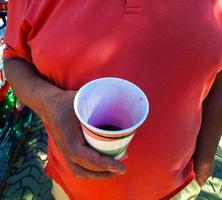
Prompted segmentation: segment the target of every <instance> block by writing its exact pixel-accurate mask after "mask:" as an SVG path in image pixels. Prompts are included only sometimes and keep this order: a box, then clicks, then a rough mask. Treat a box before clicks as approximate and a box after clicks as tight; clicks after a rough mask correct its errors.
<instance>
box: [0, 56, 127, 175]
mask: <svg viewBox="0 0 222 200" xmlns="http://www.w3.org/2000/svg"><path fill="white" fill-rule="evenodd" d="M4 65H5V72H6V76H7V79H8V80H9V82H10V85H11V86H12V88H13V91H14V92H15V94H16V96H17V97H18V98H19V99H20V100H21V101H22V102H23V103H24V104H26V105H27V106H29V107H30V108H31V109H32V110H33V111H34V112H36V113H37V114H38V115H39V116H40V118H41V119H42V120H43V122H44V123H47V124H48V126H49V128H50V130H51V131H52V135H53V137H54V141H55V144H56V145H57V147H58V149H59V150H60V152H61V153H62V154H63V156H64V158H65V160H66V163H67V165H68V166H69V168H70V169H71V170H72V171H73V173H74V174H75V176H77V177H80V178H91V179H92V178H93V179H94V178H96V179H102V178H106V177H110V176H113V175H117V174H122V173H124V171H125V169H124V166H123V165H122V164H121V163H119V162H118V161H115V160H114V159H112V158H110V157H107V156H104V155H101V154H99V153H98V152H96V151H95V150H93V149H92V148H90V147H89V146H88V145H87V144H86V142H85V140H84V138H83V133H82V131H81V127H80V122H79V121H78V119H77V118H76V116H75V113H74V110H73V99H74V96H75V91H63V90H62V89H60V88H59V87H57V86H56V85H54V84H52V83H51V82H49V81H48V80H47V79H46V78H45V77H43V76H41V74H39V72H38V71H37V70H36V67H35V66H34V65H32V64H30V63H27V62H26V61H25V60H22V59H20V58H15V59H11V60H6V61H5V62H4Z"/></svg>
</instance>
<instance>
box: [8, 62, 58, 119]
mask: <svg viewBox="0 0 222 200" xmlns="http://www.w3.org/2000/svg"><path fill="white" fill-rule="evenodd" d="M4 68H5V73H6V77H7V79H8V80H9V82H10V85H11V87H12V88H13V91H14V93H15V95H16V96H17V97H18V98H19V99H20V100H21V101H22V102H23V103H24V104H25V105H27V106H28V107H30V108H31V109H32V110H33V111H34V112H36V113H37V114H38V115H39V116H40V117H41V118H42V120H43V121H48V118H49V117H50V116H48V114H47V112H46V108H48V106H49V104H47V101H50V100H51V99H53V96H55V95H57V94H58V93H59V92H60V91H61V89H59V88H58V87H56V86H54V85H53V84H51V83H50V82H49V81H47V80H46V79H44V78H43V77H42V76H41V75H40V74H39V72H38V71H37V70H36V68H35V66H33V65H31V64H29V63H27V62H25V61H24V60H22V59H12V60H7V61H5V62H4ZM46 105H47V107H46Z"/></svg>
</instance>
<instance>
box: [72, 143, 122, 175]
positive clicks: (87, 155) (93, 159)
mask: <svg viewBox="0 0 222 200" xmlns="http://www.w3.org/2000/svg"><path fill="white" fill-rule="evenodd" d="M70 158H71V160H72V161H73V162H76V163H77V164H78V165H80V166H82V167H83V168H86V169H88V170H91V171H95V172H105V171H108V172H112V173H118V174H123V173H124V172H125V167H124V165H123V164H121V163H120V162H118V161H116V160H114V159H113V158H111V157H108V156H105V155H101V154H100V153H98V152H96V151H95V150H93V149H92V148H91V147H89V146H87V145H82V146H81V147H80V149H79V154H78V155H77V157H76V156H74V157H73V156H72V155H71V156H70Z"/></svg>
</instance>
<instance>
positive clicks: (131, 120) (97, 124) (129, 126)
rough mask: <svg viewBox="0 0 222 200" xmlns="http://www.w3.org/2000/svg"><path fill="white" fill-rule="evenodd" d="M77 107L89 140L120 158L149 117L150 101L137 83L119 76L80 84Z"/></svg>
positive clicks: (78, 115)
mask: <svg viewBox="0 0 222 200" xmlns="http://www.w3.org/2000/svg"><path fill="white" fill-rule="evenodd" d="M74 110H75V113H76V116H77V117H78V119H79V120H80V122H81V125H82V130H83V134H84V137H85V139H86V141H87V143H88V144H89V145H90V146H91V147H93V148H94V149H96V150H97V151H99V152H100V153H102V154H105V155H108V156H111V157H114V158H115V159H117V160H119V159H121V158H122V157H123V156H124V153H125V151H126V149H127V146H128V145H129V143H130V141H131V140H132V138H133V136H134V134H135V131H136V129H137V128H138V127H139V126H140V125H141V124H142V123H143V122H144V121H145V119H146V118H147V115H148V112H149V103H148V100H147V97H146V95H145V94H144V93H143V91H142V90H141V89H140V88H139V87H137V86H136V85H135V84H133V83H131V82H129V81H127V80H124V79H120V78H100V79H96V80H93V81H90V82H88V83H87V84H85V85H84V86H83V87H81V88H80V90H79V91H78V92H77V94H76V96H75V99H74ZM116 127H118V128H116ZM107 129H108V130H107Z"/></svg>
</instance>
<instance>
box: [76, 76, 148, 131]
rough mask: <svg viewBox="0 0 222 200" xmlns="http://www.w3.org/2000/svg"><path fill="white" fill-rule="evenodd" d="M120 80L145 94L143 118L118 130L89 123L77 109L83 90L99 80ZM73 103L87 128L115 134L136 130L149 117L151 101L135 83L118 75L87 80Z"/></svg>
mask: <svg viewBox="0 0 222 200" xmlns="http://www.w3.org/2000/svg"><path fill="white" fill-rule="evenodd" d="M104 79H106V80H109V79H110V80H119V81H125V82H127V83H128V84H130V85H132V86H133V87H136V88H137V89H138V90H139V91H140V93H141V94H142V95H143V97H144V100H145V105H146V106H145V109H146V110H145V113H144V116H143V118H142V119H141V120H140V121H139V122H137V123H136V124H135V125H134V126H132V127H130V128H126V129H122V130H117V131H110V130H104V129H100V128H97V127H94V126H92V125H91V124H89V123H88V122H86V121H85V120H84V119H83V118H82V117H81V115H80V114H79V112H78V109H77V103H78V99H79V96H80V94H81V92H82V91H83V90H84V89H85V88H86V87H87V86H89V85H90V84H92V83H94V82H99V81H102V80H104ZM73 105H74V111H75V114H76V116H77V118H78V119H79V121H80V123H82V124H83V125H84V126H86V127H87V128H89V129H91V130H93V131H96V132H100V133H105V134H110V135H115V134H123V133H128V132H132V131H135V130H136V129H137V128H138V127H139V126H140V125H141V124H142V123H143V122H144V121H145V120H146V118H147V116H148V113H149V101H148V99H147V97H146V95H145V93H144V92H143V91H142V90H141V89H140V88H139V87H138V86H137V85H135V84H134V83H132V82H130V81H128V80H125V79H122V78H116V77H104V78H98V79H94V80H92V81H89V82H87V83H86V84H84V85H83V86H82V87H81V88H80V89H79V90H78V91H77V93H76V95H75V98H74V102H73Z"/></svg>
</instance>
